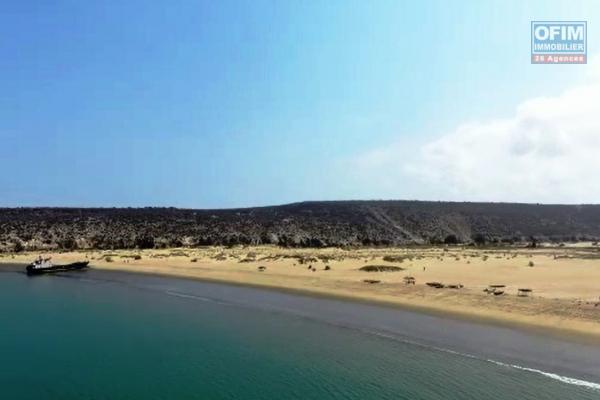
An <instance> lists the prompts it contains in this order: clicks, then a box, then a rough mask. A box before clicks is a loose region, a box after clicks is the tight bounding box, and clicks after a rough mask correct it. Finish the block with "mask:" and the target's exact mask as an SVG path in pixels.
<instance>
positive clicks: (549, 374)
mask: <svg viewBox="0 0 600 400" xmlns="http://www.w3.org/2000/svg"><path fill="white" fill-rule="evenodd" d="M166 294H168V295H170V296H176V297H182V298H186V299H193V300H198V301H204V302H210V303H217V304H223V305H228V306H242V305H238V304H232V303H228V302H224V301H219V300H217V299H212V298H208V297H201V296H195V295H192V294H188V293H181V292H176V291H171V290H167V291H166ZM272 311H279V312H284V313H286V314H295V315H296V316H297V317H303V318H308V319H311V320H316V321H319V320H318V319H316V318H311V317H309V316H306V315H302V314H299V313H294V312H290V310H279V309H277V310H272ZM321 322H323V321H321ZM329 324H331V325H335V326H339V327H344V328H353V329H356V330H359V331H362V332H364V333H367V334H370V335H375V336H379V337H383V338H386V339H392V340H395V341H400V342H403V343H407V344H412V345H416V346H420V347H424V348H428V349H432V350H436V351H440V352H444V353H449V354H455V355H457V356H461V357H466V358H471V359H474V360H479V361H486V362H489V363H492V364H496V365H499V366H502V367H507V368H514V369H517V370H520V371H526V372H532V373H536V374H540V375H543V376H545V377H547V378H550V379H554V380H557V381H560V382H563V383H567V384H570V385H575V386H582V387H585V388H588V389H593V390H597V391H600V383H595V382H590V381H586V380H582V379H577V378H571V377H568V376H563V375H558V374H555V373H553V372H547V371H542V370H539V369H535V368H529V367H524V366H522V365H516V364H508V363H504V362H501V361H497V360H493V359H487V358H482V357H477V356H474V355H472V354H467V353H461V352H458V351H455V350H450V349H445V348H443V347H437V346H432V345H427V344H424V343H419V342H418V341H414V340H410V339H407V338H405V337H399V336H396V335H393V334H389V333H384V332H381V331H374V330H369V329H361V328H358V327H349V326H344V325H338V324H335V323H331V322H329Z"/></svg>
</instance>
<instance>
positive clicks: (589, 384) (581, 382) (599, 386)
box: [486, 359, 600, 390]
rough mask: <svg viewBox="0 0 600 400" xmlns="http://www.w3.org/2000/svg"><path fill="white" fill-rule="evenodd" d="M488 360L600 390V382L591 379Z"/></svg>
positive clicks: (492, 361)
mask: <svg viewBox="0 0 600 400" xmlns="http://www.w3.org/2000/svg"><path fill="white" fill-rule="evenodd" d="M486 361H488V362H491V363H493V364H496V365H501V366H504V367H510V368H515V369H519V370H521V371H528V372H533V373H536V374H540V375H544V376H546V377H548V378H551V379H555V380H557V381H561V382H564V383H568V384H571V385H576V386H583V387H586V388H589V389H594V390H600V383H595V382H589V381H584V380H582V379H576V378H570V377H568V376H562V375H558V374H554V373H552V372H546V371H542V370H539V369H535V368H528V367H523V366H521V365H515V364H506V363H503V362H500V361H496V360H489V359H488V360H486Z"/></svg>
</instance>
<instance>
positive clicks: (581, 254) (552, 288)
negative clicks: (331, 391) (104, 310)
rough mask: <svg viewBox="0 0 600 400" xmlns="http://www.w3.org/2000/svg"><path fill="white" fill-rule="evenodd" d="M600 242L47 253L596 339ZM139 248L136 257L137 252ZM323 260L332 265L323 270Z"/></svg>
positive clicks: (599, 335) (104, 265) (23, 258)
mask: <svg viewBox="0 0 600 400" xmlns="http://www.w3.org/2000/svg"><path fill="white" fill-rule="evenodd" d="M599 250H600V249H598V248H597V247H596V246H591V245H589V246H588V247H580V246H578V247H554V248H551V247H545V248H538V249H516V248H512V249H485V250H484V249H477V248H470V247H466V248H458V247H456V248H454V247H450V248H446V249H444V248H405V249H400V248H394V249H390V248H386V249H355V250H342V249H320V250H316V249H282V248H277V247H234V248H221V247H207V248H201V249H167V250H144V251H123V250H121V251H103V252H99V251H94V252H92V251H86V252H72V253H62V254H51V253H48V254H47V255H46V256H48V255H52V257H53V260H54V261H55V263H60V262H67V261H73V260H80V259H86V258H87V259H89V260H90V261H91V265H92V267H94V268H100V269H109V270H124V271H135V272H144V273H156V274H165V275H172V276H180V277H189V278H198V279H209V280H218V281H225V282H231V283H238V284H249V285H258V286H265V287H272V288H279V289H286V290H298V291H305V292H310V293H313V294H319V295H329V296H341V297H345V298H351V299H356V300H367V301H375V302H382V303H387V304H393V305H401V306H407V307H415V308H419V309H422V310H425V311H429V312H435V313H444V314H451V315H454V316H461V317H472V318H478V319H484V320H487V321H489V322H495V323H505V324H516V325H521V326H523V327H527V328H531V329H538V330H541V331H542V330H543V331H544V332H547V333H550V334H552V333H557V334H572V335H576V336H578V337H581V338H588V339H593V340H597V339H600V304H599V302H600V297H599V296H600V251H599ZM135 255H138V256H139V257H141V258H140V259H138V260H136V259H134V258H133V256H135ZM35 256H37V254H32V253H30V254H19V255H16V256H8V255H4V256H3V257H2V258H0V262H5V263H14V262H29V261H31V259H33V258H34V257H35ZM384 257H385V258H386V260H388V261H386V260H384ZM109 260H110V261H109ZM390 260H391V261H390ZM530 263H532V264H533V266H530ZM365 265H389V266H398V267H402V268H404V269H405V270H402V271H397V272H364V271H360V270H359V268H360V267H363V266H365ZM260 266H264V267H266V268H265V269H264V271H262V272H261V271H259V267H260ZM309 266H311V267H312V268H311V269H309ZM326 266H329V267H330V269H329V270H325V267H326ZM313 268H314V269H315V271H313V270H312V269H313ZM405 276H413V277H414V278H415V280H416V285H405V284H404V281H403V279H404V277H405ZM365 279H370V280H376V281H380V282H379V283H372V284H370V283H365V282H364V280H365ZM432 281H436V282H441V283H444V284H446V285H448V284H461V285H463V286H464V287H463V288H462V289H448V288H443V289H435V288H431V287H428V286H427V285H426V282H432ZM491 284H497V285H506V288H505V289H504V290H505V294H504V295H500V296H495V295H490V294H487V293H485V292H484V289H485V288H487V287H488V285H491ZM518 288H528V289H532V290H533V292H532V294H531V295H530V296H529V297H518V296H517V289H518Z"/></svg>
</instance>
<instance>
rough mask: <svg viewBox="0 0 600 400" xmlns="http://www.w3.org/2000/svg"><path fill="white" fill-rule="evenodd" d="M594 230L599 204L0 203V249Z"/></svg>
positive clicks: (353, 241) (379, 240) (551, 234)
mask: <svg viewBox="0 0 600 400" xmlns="http://www.w3.org/2000/svg"><path fill="white" fill-rule="evenodd" d="M531 237H534V238H536V239H537V240H552V241H577V240H597V239H598V238H600V205H534V204H509V203H451V202H421V201H327V202H303V203H294V204H287V205H282V206H271V207H257V208H243V209H223V210H193V209H176V208H3V209H0V250H2V251H13V250H17V251H20V250H24V249H28V250H36V249H57V248H58V249H75V248H97V249H116V248H161V247H178V246H201V245H235V244H275V245H280V246H291V247H323V246H356V245H366V246H371V245H403V244H415V243H416V244H420V243H440V242H444V241H447V242H461V243H470V242H473V241H475V242H484V241H485V242H526V241H529V240H531Z"/></svg>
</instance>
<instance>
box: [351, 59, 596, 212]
mask: <svg viewBox="0 0 600 400" xmlns="http://www.w3.org/2000/svg"><path fill="white" fill-rule="evenodd" d="M596 64H597V65H598V66H600V60H599V59H596ZM591 70H593V71H595V72H593V73H590V74H589V79H588V82H587V84H585V85H582V86H579V87H574V88H571V89H569V90H567V91H565V92H564V93H563V94H561V95H559V96H556V97H538V98H533V99H530V100H528V101H525V102H523V103H522V104H520V105H519V106H518V107H517V109H516V113H515V115H514V116H513V117H511V118H508V119H496V120H488V121H483V122H472V123H465V124H462V125H460V126H459V127H458V128H456V129H455V130H454V131H452V132H450V133H448V134H446V135H443V136H441V137H438V138H436V139H434V140H433V141H431V142H429V143H425V144H422V145H419V146H417V148H416V150H415V148H414V146H413V150H414V152H413V153H412V154H411V153H410V151H408V152H407V150H406V149H407V145H402V144H396V145H394V146H389V147H387V148H383V149H376V150H374V151H372V152H369V153H367V154H364V155H363V156H361V157H360V158H359V160H358V163H357V169H358V171H359V172H360V173H361V174H362V175H363V177H365V178H368V179H369V180H370V181H371V182H372V181H373V180H375V181H377V182H378V183H379V184H381V186H383V187H388V188H389V187H391V186H390V185H395V187H396V188H398V187H405V188H407V190H404V191H403V192H402V193H398V191H396V192H395V193H394V194H393V195H392V196H390V197H398V196H400V197H404V198H406V197H411V198H429V199H443V200H482V201H519V202H552V203H559V202H567V203H600V79H599V78H600V74H599V73H598V71H600V68H591ZM400 150H402V153H403V155H404V156H402V157H398V156H397V154H398V152H399V151H400ZM381 175H385V176H386V178H385V180H381V178H377V176H381ZM401 185H402V186H401ZM384 191H385V190H384ZM387 194H388V196H389V194H391V192H389V191H388V193H387Z"/></svg>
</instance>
